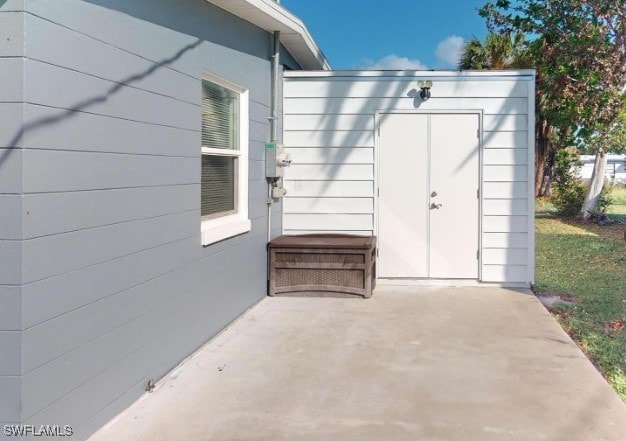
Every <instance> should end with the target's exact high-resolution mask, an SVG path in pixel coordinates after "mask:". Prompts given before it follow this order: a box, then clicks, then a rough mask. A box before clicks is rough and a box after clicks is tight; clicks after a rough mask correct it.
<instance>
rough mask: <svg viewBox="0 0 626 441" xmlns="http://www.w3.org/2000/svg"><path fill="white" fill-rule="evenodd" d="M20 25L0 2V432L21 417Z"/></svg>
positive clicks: (16, 5) (15, 8) (12, 6)
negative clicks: (18, 139) (17, 142)
mask: <svg viewBox="0 0 626 441" xmlns="http://www.w3.org/2000/svg"><path fill="white" fill-rule="evenodd" d="M23 26H24V14H23V12H22V4H21V2H17V1H7V2H0V437H2V436H4V425H5V424H7V423H9V424H15V423H17V422H19V421H21V413H20V389H21V373H22V364H21V356H20V354H21V340H22V332H21V330H22V322H21V288H20V285H21V276H22V273H21V259H22V242H21V238H22V233H21V223H22V220H21V219H22V215H21V213H22V208H21V205H22V197H21V194H20V193H21V191H22V158H23V153H22V151H21V150H20V149H16V148H14V147H15V137H16V136H17V134H18V133H19V131H20V127H21V124H22V110H23V103H22V102H23V96H24V88H23V66H24V63H23V60H22V57H23V55H24V41H23V32H22V31H23Z"/></svg>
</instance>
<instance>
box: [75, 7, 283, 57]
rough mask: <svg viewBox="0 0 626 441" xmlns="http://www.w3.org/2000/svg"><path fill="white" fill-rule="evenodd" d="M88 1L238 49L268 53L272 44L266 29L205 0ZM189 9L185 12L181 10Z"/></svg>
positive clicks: (181, 32) (182, 34) (268, 54)
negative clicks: (250, 23)
mask: <svg viewBox="0 0 626 441" xmlns="http://www.w3.org/2000/svg"><path fill="white" fill-rule="evenodd" d="M85 1H86V2H87V3H91V4H93V5H97V6H101V7H103V8H105V9H109V10H114V11H117V12H121V13H123V14H126V15H129V16H131V17H134V18H137V19H139V20H142V21H145V22H148V23H152V24H155V25H158V26H160V27H163V28H167V29H171V30H173V31H176V32H179V33H180V34H181V36H182V37H184V36H190V37H195V38H198V39H200V40H206V41H210V42H211V43H212V44H215V45H217V46H224V47H227V48H230V49H233V50H236V51H238V52H243V53H246V54H249V55H253V56H258V54H267V57H266V58H265V59H267V58H269V56H270V55H271V54H270V52H269V51H270V48H271V47H270V45H268V41H269V40H268V37H267V33H266V32H265V31H264V30H262V29H259V28H253V27H251V26H250V25H249V23H248V22H246V21H244V20H243V19H241V18H239V17H236V16H233V15H232V14H230V13H228V12H226V11H224V10H223V9H221V8H219V7H217V6H215V5H212V4H211V3H209V2H207V1H206V0H176V1H174V2H173V1H171V0H132V1H128V0H85ZM181 11H186V13H184V14H183V13H181Z"/></svg>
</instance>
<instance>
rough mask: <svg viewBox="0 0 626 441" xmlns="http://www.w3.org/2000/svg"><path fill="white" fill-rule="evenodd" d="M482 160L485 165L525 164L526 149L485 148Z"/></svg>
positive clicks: (526, 160) (526, 162)
mask: <svg viewBox="0 0 626 441" xmlns="http://www.w3.org/2000/svg"><path fill="white" fill-rule="evenodd" d="M483 162H484V164H485V165H527V164H528V149H525V148H523V149H503V148H498V149H485V150H484V151H483Z"/></svg>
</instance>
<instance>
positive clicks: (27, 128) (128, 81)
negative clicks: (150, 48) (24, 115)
mask: <svg viewBox="0 0 626 441" xmlns="http://www.w3.org/2000/svg"><path fill="white" fill-rule="evenodd" d="M0 1H3V0H0ZM201 42H202V41H201V40H197V41H195V42H194V43H191V44H188V45H187V46H185V47H183V48H181V49H180V50H179V51H178V52H176V53H175V54H174V55H172V56H171V57H168V58H165V59H163V60H161V61H159V62H158V63H155V64H154V65H153V66H152V67H150V68H149V69H146V70H145V71H143V72H139V73H137V74H134V75H131V76H129V77H128V78H125V79H124V80H122V81H121V82H119V83H115V85H114V86H113V87H111V88H110V89H109V90H108V91H107V92H106V93H105V94H103V95H98V96H94V97H92V98H87V99H85V100H83V101H81V102H79V103H76V104H74V105H72V106H70V107H71V110H64V111H63V112H62V113H60V114H58V115H55V116H50V117H46V118H41V119H38V120H35V121H31V122H28V123H27V124H24V125H23V126H22V127H21V129H20V130H19V131H18V132H17V133H16V134H15V135H14V136H13V137H12V138H11V140H10V141H9V143H8V147H9V148H8V149H7V150H5V151H4V153H2V154H1V155H0V169H1V168H2V166H3V164H4V163H5V162H6V161H7V159H8V158H9V156H10V155H11V153H13V152H14V151H15V150H16V149H17V148H19V143H20V141H21V140H22V138H23V137H24V135H25V134H26V133H28V132H31V131H34V130H39V129H42V128H44V127H46V126H49V125H51V124H55V123H57V122H59V121H61V120H65V119H69V118H72V117H74V116H76V115H77V114H78V113H79V112H83V111H86V110H88V109H89V108H90V107H92V106H95V105H96V104H100V103H103V102H105V101H107V100H108V99H109V97H110V96H112V95H114V94H116V93H117V92H119V91H120V90H122V89H124V88H125V87H127V86H130V85H132V84H133V83H136V82H138V81H140V80H142V79H144V78H146V77H148V76H150V75H151V74H153V73H154V72H155V71H157V70H158V69H161V68H163V67H165V66H168V65H170V64H172V63H174V62H175V61H176V60H178V59H179V58H180V57H182V56H183V55H184V54H185V53H186V52H189V51H191V50H193V49H195V48H196V47H197V46H198V45H200V43H201Z"/></svg>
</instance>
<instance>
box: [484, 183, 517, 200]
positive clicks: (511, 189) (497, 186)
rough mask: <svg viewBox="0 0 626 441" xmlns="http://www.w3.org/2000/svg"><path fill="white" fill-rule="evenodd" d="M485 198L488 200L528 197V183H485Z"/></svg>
mask: <svg viewBox="0 0 626 441" xmlns="http://www.w3.org/2000/svg"><path fill="white" fill-rule="evenodd" d="M483 197H484V198H486V199H515V198H525V197H528V184H527V183H526V182H484V183H483Z"/></svg>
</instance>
